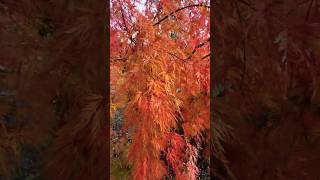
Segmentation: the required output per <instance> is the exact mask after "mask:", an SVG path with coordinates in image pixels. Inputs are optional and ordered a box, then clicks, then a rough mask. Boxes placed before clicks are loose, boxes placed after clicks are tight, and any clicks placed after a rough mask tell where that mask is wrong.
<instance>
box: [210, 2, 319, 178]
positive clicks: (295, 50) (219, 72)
mask: <svg viewBox="0 0 320 180" xmlns="http://www.w3.org/2000/svg"><path fill="white" fill-rule="evenodd" d="M214 4H215V5H214V6H213V7H214V8H213V14H214V17H213V23H214V25H213V26H214V29H213V31H214V32H213V34H214V36H213V37H214V38H213V43H214V49H213V51H214V55H215V57H214V62H213V69H214V70H213V87H214V89H213V91H214V92H213V93H214V100H213V106H214V107H213V108H214V111H213V113H214V122H213V126H212V127H213V144H214V147H215V149H214V152H213V153H214V158H215V159H214V161H213V166H214V167H213V169H212V170H213V171H214V173H213V174H214V175H215V179H221V180H225V179H241V180H242V179H246V180H251V179H252V180H258V179H259V180H270V179H273V180H276V179H277V180H278V179H279V180H285V179H288V180H302V179H303V180H309V179H310V180H316V179H319V178H320V171H319V167H320V155H319V150H320V106H319V105H320V101H319V100H320V99H319V97H320V96H319V93H320V92H319V87H320V86H319V70H320V69H319V60H320V59H319V57H320V40H319V32H320V17H319V7H320V6H319V5H320V2H318V1H317V0H306V1H301V0H299V1H298V0H265V1H260V0H228V1H221V2H220V1H219V2H218V1H216V2H214ZM223 150H224V151H223ZM215 162H216V163H215Z"/></svg>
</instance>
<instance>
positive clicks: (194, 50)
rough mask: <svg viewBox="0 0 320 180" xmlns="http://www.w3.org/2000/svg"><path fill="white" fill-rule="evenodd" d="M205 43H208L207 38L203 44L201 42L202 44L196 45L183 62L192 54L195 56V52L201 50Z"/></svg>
mask: <svg viewBox="0 0 320 180" xmlns="http://www.w3.org/2000/svg"><path fill="white" fill-rule="evenodd" d="M207 42H210V38H208V39H207V40H206V41H205V42H202V43H200V44H198V45H197V46H196V47H195V48H194V49H193V51H192V52H191V54H190V55H189V56H188V57H187V58H186V59H185V60H188V59H190V58H191V56H192V55H193V54H195V53H196V52H197V50H198V49H199V48H201V47H202V46H204V45H205V44H206V43H207Z"/></svg>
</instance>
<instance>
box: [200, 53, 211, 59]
mask: <svg viewBox="0 0 320 180" xmlns="http://www.w3.org/2000/svg"><path fill="white" fill-rule="evenodd" d="M210 55H211V53H209V54H207V55H205V56H203V57H202V59H205V58H207V57H210Z"/></svg>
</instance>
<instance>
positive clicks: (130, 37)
mask: <svg viewBox="0 0 320 180" xmlns="http://www.w3.org/2000/svg"><path fill="white" fill-rule="evenodd" d="M121 16H122V21H123V24H124V28H125V30H126V32H127V34H128V36H129V39H130V40H131V41H132V42H133V43H134V44H136V41H135V40H134V39H133V38H132V36H131V34H130V33H129V29H128V27H127V23H126V19H125V18H124V13H123V9H122V8H121Z"/></svg>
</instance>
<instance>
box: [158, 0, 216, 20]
mask: <svg viewBox="0 0 320 180" xmlns="http://www.w3.org/2000/svg"><path fill="white" fill-rule="evenodd" d="M190 7H206V8H210V6H208V5H206V4H204V3H201V4H192V5H188V6H185V7H182V8H180V9H177V10H175V11H173V12H171V13H170V14H168V15H166V16H165V17H163V18H162V19H160V20H159V21H158V22H156V23H154V24H153V26H156V25H158V24H160V23H161V22H162V21H164V20H165V19H167V18H168V17H169V16H171V15H173V14H175V13H177V12H179V11H181V10H184V9H187V8H190Z"/></svg>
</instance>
